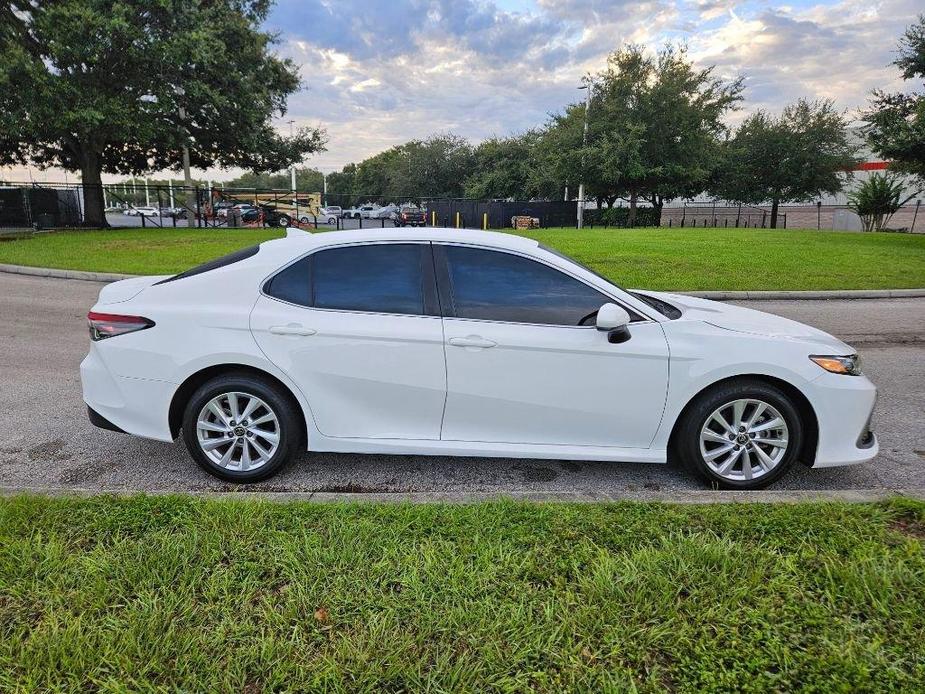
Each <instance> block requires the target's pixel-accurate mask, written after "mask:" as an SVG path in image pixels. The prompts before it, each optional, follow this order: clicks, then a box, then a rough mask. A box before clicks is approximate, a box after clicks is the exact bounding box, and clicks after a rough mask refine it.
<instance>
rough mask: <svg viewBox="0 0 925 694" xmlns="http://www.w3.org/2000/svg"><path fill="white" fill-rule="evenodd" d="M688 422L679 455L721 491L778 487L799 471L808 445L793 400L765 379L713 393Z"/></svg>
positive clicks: (701, 399) (675, 443)
mask: <svg viewBox="0 0 925 694" xmlns="http://www.w3.org/2000/svg"><path fill="white" fill-rule="evenodd" d="M682 417H683V418H682V420H681V421H680V422H679V425H678V428H677V430H676V431H675V436H674V437H673V439H672V449H673V452H674V453H675V454H676V455H677V457H678V458H679V460H680V461H681V463H682V464H683V465H684V466H685V467H686V468H687V469H688V470H690V471H691V472H693V473H694V474H695V475H697V476H698V477H700V478H702V479H704V480H706V481H707V482H708V483H710V484H711V485H712V486H714V487H718V488H720V489H738V490H752V489H763V488H764V487H767V486H768V485H770V484H773V483H774V482H775V481H777V480H778V479H780V478H781V477H782V476H783V475H784V474H785V473H786V472H787V470H788V469H789V468H790V466H791V465H793V463H794V461H795V460H796V459H797V456H798V455H799V451H800V447H801V445H802V442H803V423H802V420H801V418H800V413H799V411H798V409H797V407H796V405H795V404H794V403H793V400H792V399H791V397H790V396H789V395H788V394H787V393H786V392H784V391H783V390H782V389H780V388H778V387H777V386H775V385H773V384H771V383H767V382H766V381H762V380H759V379H750V378H738V379H733V380H730V381H726V382H724V383H722V384H719V385H717V386H715V387H713V388H710V389H709V390H707V391H705V392H703V393H701V394H700V395H698V396H697V397H696V398H695V399H694V401H693V402H691V404H690V405H688V407H687V408H686V409H685V411H684V413H683V415H682ZM720 420H722V421H720ZM777 422H780V423H781V425H780V426H778V425H777ZM768 425H770V426H768ZM743 429H744V430H743ZM730 436H731V437H732V438H731V439H730ZM746 465H747V466H748V467H747V468H746Z"/></svg>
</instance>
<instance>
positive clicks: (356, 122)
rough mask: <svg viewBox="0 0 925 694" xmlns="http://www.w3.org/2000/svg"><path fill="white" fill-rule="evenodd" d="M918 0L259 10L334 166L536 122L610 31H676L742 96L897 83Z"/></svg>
mask: <svg viewBox="0 0 925 694" xmlns="http://www.w3.org/2000/svg"><path fill="white" fill-rule="evenodd" d="M921 9H922V4H921V0H883V1H881V2H877V1H876V0H874V1H871V0H844V1H841V2H806V1H805V0H795V1H794V2H793V3H792V4H789V5H775V4H772V3H770V2H764V1H762V0H745V1H740V0H647V1H644V2H629V1H628V0H482V1H479V0H281V1H278V4H277V6H276V8H275V10H274V11H273V14H272V16H271V18H270V21H269V25H270V27H271V28H272V29H273V30H275V31H277V32H279V33H280V45H279V49H280V51H281V52H282V53H283V54H284V55H286V56H289V57H291V58H293V59H294V60H295V61H296V62H297V63H299V64H300V65H301V66H302V76H303V78H304V80H305V84H306V89H305V90H304V91H303V92H302V93H300V94H298V95H297V96H295V97H294V98H292V99H291V100H290V107H291V114H290V115H289V116H288V118H293V119H295V120H296V121H297V122H298V123H301V124H306V125H307V124H320V125H322V126H323V127H325V128H326V129H327V131H328V134H329V138H330V139H329V144H328V151H327V152H325V153H324V154H320V155H316V156H315V157H313V158H312V159H311V160H310V163H312V164H314V165H316V166H319V167H320V168H322V169H323V170H331V169H339V168H340V167H341V166H342V165H343V164H345V163H347V162H349V161H356V160H359V159H362V158H363V157H365V156H368V155H370V154H373V153H375V152H377V151H381V150H383V149H386V148H388V147H390V146H391V145H394V144H397V143H399V142H403V141H405V140H407V139H410V138H412V137H422V136H426V135H428V134H430V133H433V132H441V131H452V132H455V133H459V134H461V135H464V136H467V137H469V138H471V139H472V140H474V141H477V140H480V139H482V138H485V137H487V136H490V135H506V134H509V133H512V132H517V131H521V130H524V129H526V128H530V127H532V126H535V125H538V124H540V123H542V122H544V121H545V120H546V118H547V116H548V114H549V112H551V111H555V110H558V109H560V108H561V107H562V106H563V105H564V104H566V103H569V102H570V101H574V100H578V99H579V98H580V96H581V94H580V93H578V92H577V91H576V87H577V85H578V84H579V80H580V78H581V76H582V75H583V74H586V73H588V72H596V71H598V70H600V69H601V68H602V66H603V65H604V63H605V60H606V56H607V54H608V53H609V52H610V51H612V50H613V49H614V48H616V47H618V46H619V45H620V44H621V43H623V42H635V43H641V44H644V45H646V46H649V47H651V48H656V47H658V46H659V45H661V44H662V43H663V42H664V41H666V40H671V41H676V42H681V43H685V44H687V46H688V47H689V49H690V53H691V56H692V57H693V58H694V59H695V60H696V61H697V62H698V63H699V64H702V65H708V64H714V65H716V66H717V70H718V71H719V73H720V74H722V75H727V76H729V77H733V76H737V75H744V76H745V77H746V85H747V90H746V93H745V97H746V108H747V109H754V108H759V107H760V108H765V109H769V110H772V111H773V110H779V108H780V106H781V105H782V104H783V103H785V102H787V101H790V100H793V99H796V98H797V97H800V96H812V97H831V98H834V99H836V101H837V102H838V104H839V105H840V106H841V107H843V108H846V109H852V110H855V109H857V107H858V106H860V105H863V104H864V102H865V98H866V95H867V94H868V92H869V91H870V90H871V89H873V88H874V87H890V86H892V87H897V86H898V83H897V82H896V81H895V76H896V70H895V69H893V68H890V67H889V65H888V64H889V62H890V61H891V60H892V59H893V57H894V51H895V45H896V40H897V38H898V37H899V36H900V34H901V33H902V31H903V30H904V28H905V27H906V26H907V25H908V24H910V23H911V22H912V21H913V20H914V18H915V14H916V11H921Z"/></svg>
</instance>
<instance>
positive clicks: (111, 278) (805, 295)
mask: <svg viewBox="0 0 925 694" xmlns="http://www.w3.org/2000/svg"><path fill="white" fill-rule="evenodd" d="M0 272H8V273H11V274H14V275H32V276H34V277H55V278H58V279H65V280H85V281H87V282H116V281H118V280H125V279H130V278H132V277H140V275H122V274H118V273H113V272H87V271H85V270H58V269H55V268H50V267H29V266H27V265H6V264H3V263H0ZM669 293H672V294H684V295H686V296H694V297H697V298H700V299H714V300H716V301H730V300H732V301H748V300H761V299H764V300H768V299H772V300H773V299H784V300H793V299H904V298H914V297H925V288H922V289H836V290H818V291H817V290H809V291H775V290H770V291H766V290H760V291H746V292H740V291H702V292H699V291H698V292H683V291H678V292H669Z"/></svg>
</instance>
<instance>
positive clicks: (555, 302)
mask: <svg viewBox="0 0 925 694" xmlns="http://www.w3.org/2000/svg"><path fill="white" fill-rule="evenodd" d="M444 249H445V253H446V259H447V266H448V272H449V279H450V284H451V288H452V289H451V294H452V302H453V308H454V310H455V314H456V316H457V317H459V318H476V319H481V320H495V321H506V322H510V323H539V324H546V325H570V326H577V325H593V324H594V322H593V314H594V313H595V312H596V311H597V310H598V309H599V308H600V307H601V306H603V305H604V304H606V303H609V302H611V301H612V299H610V298H609V297H607V296H605V295H604V294H601V293H600V292H598V291H597V290H595V289H593V288H591V287H589V286H588V285H586V284H585V283H584V282H580V281H578V280H577V279H575V278H574V277H570V276H568V275H566V274H565V273H563V272H560V271H559V270H556V269H554V268H551V267H549V266H548V265H544V264H542V263H539V262H536V261H534V260H530V259H528V258H523V257H521V256H517V255H512V254H510V253H501V252H498V251H490V250H484V249H480V248H466V247H463V246H445V247H444ZM582 321H584V322H582Z"/></svg>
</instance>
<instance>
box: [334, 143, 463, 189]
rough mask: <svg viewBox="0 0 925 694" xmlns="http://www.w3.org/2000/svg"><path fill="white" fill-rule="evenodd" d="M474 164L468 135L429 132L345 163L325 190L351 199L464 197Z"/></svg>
mask: <svg viewBox="0 0 925 694" xmlns="http://www.w3.org/2000/svg"><path fill="white" fill-rule="evenodd" d="M472 163H473V158H472V146H471V145H470V144H469V142H468V141H467V140H466V139H464V138H462V137H459V136H458V135H453V134H443V135H432V136H431V137H429V138H427V139H425V140H410V141H408V142H405V143H404V144H401V145H396V146H395V147H392V148H390V149H387V150H385V151H384V152H379V153H378V154H375V155H373V156H371V157H368V158H367V159H364V160H363V161H361V162H360V163H359V164H348V165H347V166H345V167H344V169H343V171H341V172H340V173H338V174H331V175H330V176H329V177H328V192H329V195H330V196H331V198H332V199H334V198H335V197H336V198H337V199H339V200H342V201H347V200H350V202H351V203H352V202H364V201H374V200H379V201H382V202H401V201H404V200H418V199H421V198H437V197H451V198H457V197H462V196H463V194H464V181H465V178H466V176H467V175H468V174H469V173H470V172H471V170H472ZM342 204H349V203H347V202H343V203H342Z"/></svg>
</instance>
